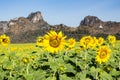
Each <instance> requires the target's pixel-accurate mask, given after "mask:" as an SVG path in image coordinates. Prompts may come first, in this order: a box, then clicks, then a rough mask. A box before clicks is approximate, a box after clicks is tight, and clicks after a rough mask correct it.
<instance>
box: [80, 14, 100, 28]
mask: <svg viewBox="0 0 120 80" xmlns="http://www.w3.org/2000/svg"><path fill="white" fill-rule="evenodd" d="M101 22H102V21H101V20H100V19H99V18H98V17H96V16H90V15H88V16H86V17H85V18H84V19H83V20H82V21H81V23H80V25H81V26H95V24H96V23H98V24H100V23H101Z"/></svg>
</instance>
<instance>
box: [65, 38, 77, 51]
mask: <svg viewBox="0 0 120 80" xmlns="http://www.w3.org/2000/svg"><path fill="white" fill-rule="evenodd" d="M75 44H76V41H75V39H73V38H70V39H69V40H68V43H67V45H66V46H67V47H68V48H67V49H68V50H70V49H72V48H73V47H74V46H75Z"/></svg>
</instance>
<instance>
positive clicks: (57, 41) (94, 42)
mask: <svg viewBox="0 0 120 80" xmlns="http://www.w3.org/2000/svg"><path fill="white" fill-rule="evenodd" d="M115 42H116V37H115V36H113V35H109V36H108V37H107V40H105V39H104V38H102V37H99V38H96V37H92V36H83V37H82V38H81V39H80V42H79V49H80V50H84V51H85V50H88V49H93V50H96V51H97V56H96V61H97V62H99V63H100V64H101V63H102V62H106V61H107V60H108V59H109V57H110V53H111V49H110V46H114V44H115ZM76 43H78V42H76V40H75V39H74V38H70V39H68V40H66V36H64V35H63V33H62V32H61V31H60V32H59V33H56V32H55V31H50V32H48V33H47V34H46V35H44V36H40V37H38V38H37V41H36V45H37V46H39V47H42V48H43V49H44V50H46V51H49V52H50V53H53V54H56V53H59V52H60V51H63V50H64V51H66V50H71V49H75V48H76Z"/></svg>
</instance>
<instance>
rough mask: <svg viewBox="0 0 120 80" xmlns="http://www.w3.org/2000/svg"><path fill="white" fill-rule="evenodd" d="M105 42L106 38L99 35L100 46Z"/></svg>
mask: <svg viewBox="0 0 120 80" xmlns="http://www.w3.org/2000/svg"><path fill="white" fill-rule="evenodd" d="M103 43H104V38H102V37H99V38H98V46H100V45H102V44H103Z"/></svg>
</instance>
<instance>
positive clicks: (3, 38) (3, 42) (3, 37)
mask: <svg viewBox="0 0 120 80" xmlns="http://www.w3.org/2000/svg"><path fill="white" fill-rule="evenodd" d="M0 43H1V45H3V46H8V44H10V37H9V36H6V35H5V34H3V35H1V36H0Z"/></svg>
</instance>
